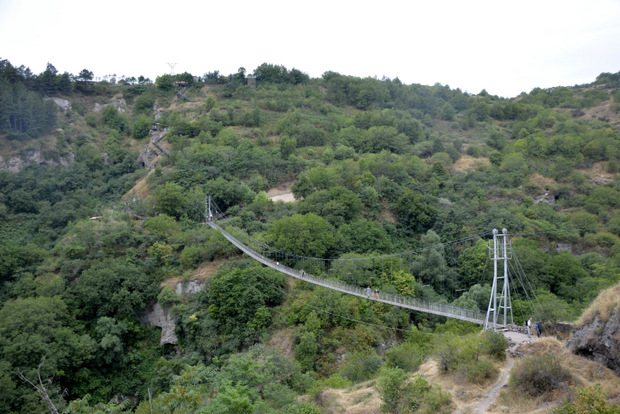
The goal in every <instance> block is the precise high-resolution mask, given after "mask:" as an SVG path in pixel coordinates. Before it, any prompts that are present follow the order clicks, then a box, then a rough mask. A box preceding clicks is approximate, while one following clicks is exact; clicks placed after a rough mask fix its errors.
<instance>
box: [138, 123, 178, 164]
mask: <svg viewBox="0 0 620 414" xmlns="http://www.w3.org/2000/svg"><path fill="white" fill-rule="evenodd" d="M166 135H168V130H163V131H159V130H151V139H150V140H149V143H148V144H146V146H145V147H144V149H143V150H142V152H141V153H140V156H139V157H138V162H139V163H141V164H142V166H143V167H144V168H146V169H149V170H150V169H152V168H155V166H156V165H157V160H158V159H159V157H161V156H162V155H170V150H169V149H168V148H166V147H165V146H164V144H163V142H162V141H163V139H164V138H165V137H166Z"/></svg>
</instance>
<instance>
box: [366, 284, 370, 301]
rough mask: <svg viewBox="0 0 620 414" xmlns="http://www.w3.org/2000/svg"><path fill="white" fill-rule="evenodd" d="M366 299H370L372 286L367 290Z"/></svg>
mask: <svg viewBox="0 0 620 414" xmlns="http://www.w3.org/2000/svg"><path fill="white" fill-rule="evenodd" d="M366 297H367V298H368V299H370V286H368V287H367V288H366Z"/></svg>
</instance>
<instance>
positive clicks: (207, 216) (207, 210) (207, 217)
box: [205, 196, 213, 223]
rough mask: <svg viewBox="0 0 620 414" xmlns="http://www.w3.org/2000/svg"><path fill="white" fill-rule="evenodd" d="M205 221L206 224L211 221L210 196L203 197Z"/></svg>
mask: <svg viewBox="0 0 620 414" xmlns="http://www.w3.org/2000/svg"><path fill="white" fill-rule="evenodd" d="M205 220H206V222H207V223H209V222H211V221H213V211H211V196H205Z"/></svg>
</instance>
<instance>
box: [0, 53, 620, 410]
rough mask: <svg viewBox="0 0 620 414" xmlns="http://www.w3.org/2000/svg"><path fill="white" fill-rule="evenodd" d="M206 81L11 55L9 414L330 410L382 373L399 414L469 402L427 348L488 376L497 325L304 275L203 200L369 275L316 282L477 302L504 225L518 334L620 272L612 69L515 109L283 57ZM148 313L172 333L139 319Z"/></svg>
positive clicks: (353, 273) (616, 102)
mask: <svg viewBox="0 0 620 414" xmlns="http://www.w3.org/2000/svg"><path fill="white" fill-rule="evenodd" d="M194 75H195V74H194ZM194 75H192V74H188V73H184V74H179V75H162V76H160V77H158V78H157V79H156V81H155V82H151V81H150V80H149V79H145V78H144V77H142V76H140V77H139V78H137V79H136V78H129V79H108V81H103V82H94V81H93V73H92V72H90V71H89V70H87V69H84V70H83V71H82V72H80V74H79V75H75V76H74V75H71V74H69V73H66V72H65V73H62V74H59V72H58V70H57V69H56V68H55V67H54V66H53V65H51V64H48V67H47V69H46V71H44V72H43V73H41V74H38V75H36V74H33V73H31V71H30V70H29V69H28V68H24V67H23V66H22V67H16V66H14V65H13V64H11V63H10V62H8V61H6V60H2V61H0V167H1V168H3V170H0V282H1V286H0V413H13V412H15V413H33V412H47V411H50V410H51V409H52V408H50V407H52V405H53V406H55V407H56V408H58V409H59V410H60V411H61V412H62V410H67V412H85V413H86V412H112V411H106V410H113V409H117V410H119V411H116V412H136V413H149V412H162V413H169V412H170V413H172V412H175V413H185V412H195V411H199V412H205V413H238V412H261V413H271V412H274V413H275V412H282V413H290V414H293V413H321V412H327V410H328V409H329V403H328V402H326V401H325V398H321V396H322V395H323V394H322V391H323V389H324V388H325V387H347V386H350V385H352V384H357V383H359V382H362V381H366V380H369V379H375V380H376V384H377V390H378V392H379V394H380V396H381V398H382V401H383V407H384V408H385V409H386V410H388V411H390V412H400V411H399V410H401V411H402V410H409V409H411V410H418V412H451V411H452V409H453V407H454V406H453V402H452V401H451V397H450V395H449V394H448V393H446V392H445V391H443V390H441V388H439V387H437V386H436V385H431V384H429V383H428V382H427V381H426V380H425V379H424V378H423V377H421V376H417V377H415V378H416V379H415V380H414V381H407V378H409V376H410V375H411V374H412V373H414V372H415V371H416V370H417V369H418V367H419V365H420V364H421V363H422V362H423V361H424V360H425V359H426V358H428V357H433V358H437V359H438V360H439V361H441V364H442V365H441V367H442V368H441V369H442V370H443V371H444V372H445V374H446V375H462V376H463V378H464V380H465V381H471V383H472V384H473V383H476V384H479V383H488V382H489V381H490V382H492V381H494V380H495V378H496V376H497V367H496V365H497V364H498V363H500V362H498V361H501V360H502V358H503V355H504V354H503V349H504V347H505V343H504V342H503V338H501V335H497V334H495V333H493V332H487V333H485V334H483V335H482V336H480V334H479V332H478V331H479V330H480V327H479V326H476V325H473V324H468V323H466V322H455V321H446V319H445V318H441V317H438V316H433V315H428V314H422V313H418V312H413V311H407V310H405V309H401V308H394V307H391V306H387V305H385V304H381V303H378V302H371V301H368V300H364V299H361V298H357V297H352V296H346V295H343V294H340V293H337V292H333V291H328V290H326V289H323V288H319V287H314V286H312V285H310V284H306V283H303V282H299V281H297V282H296V281H292V280H287V279H286V278H285V277H284V276H283V275H281V274H280V273H278V272H275V271H273V270H272V269H269V268H265V267H261V266H260V265H259V264H257V263H256V262H253V261H251V260H250V259H247V258H245V257H244V256H242V255H241V254H240V252H239V251H238V250H236V248H235V247H234V246H232V245H231V244H230V243H228V242H227V241H226V240H225V239H224V238H223V237H222V236H221V234H220V233H219V232H217V231H215V230H213V229H210V228H208V227H206V226H205V225H204V224H203V223H204V221H205V196H207V195H208V196H211V197H213V200H214V203H215V204H216V205H217V207H218V208H219V209H220V210H222V211H223V212H225V213H226V217H227V223H229V224H231V225H234V226H236V227H237V228H238V229H241V230H243V231H244V232H245V233H246V234H248V235H249V236H251V237H252V238H254V239H255V240H257V241H259V242H262V243H265V244H267V245H269V246H271V247H273V248H274V249H278V250H281V251H284V252H288V253H290V254H294V255H299V256H305V257H316V258H323V259H360V260H359V263H364V265H363V266H357V267H355V268H353V269H351V267H347V266H344V265H343V266H339V265H338V263H342V262H338V261H336V260H332V261H329V262H325V263H328V264H326V265H324V266H317V267H316V268H312V269H306V270H307V271H311V272H312V273H314V274H317V275H319V276H324V277H328V278H334V279H339V280H342V281H345V282H347V283H350V284H353V285H357V286H360V287H366V286H370V285H372V286H373V288H377V289H380V290H381V291H384V292H390V293H399V294H401V295H405V296H412V297H416V298H423V299H429V300H434V301H437V302H443V303H453V304H455V305H458V306H463V307H468V308H472V309H483V310H486V308H487V306H488V300H489V295H490V291H491V286H490V282H491V280H492V275H493V265H492V262H491V261H489V259H488V256H489V252H488V247H487V241H488V238H489V236H488V235H483V236H481V237H477V236H476V235H482V234H483V233H485V232H487V231H488V230H491V229H493V228H497V229H502V228H506V229H508V232H509V234H510V235H511V238H512V247H513V249H514V252H515V254H516V255H517V256H518V258H519V263H520V266H521V267H522V270H523V272H524V274H526V275H527V278H528V280H529V283H530V284H531V287H532V288H533V289H534V290H535V296H536V298H537V303H536V305H535V306H534V310H533V308H532V304H531V303H530V302H529V301H527V300H526V298H525V297H517V298H514V302H513V308H514V317H515V322H516V323H519V324H522V323H523V321H524V320H525V319H527V318H528V317H529V316H532V312H535V315H533V316H534V317H536V318H537V319H542V320H543V322H544V323H546V324H548V326H551V323H553V322H556V321H569V322H570V321H574V320H576V319H577V318H578V317H579V316H580V315H581V313H582V311H583V310H584V309H585V308H586V307H588V306H589V305H590V303H591V302H592V300H593V299H594V298H595V297H596V296H597V294H598V293H599V292H600V291H601V290H602V289H605V288H608V287H609V286H611V285H614V284H615V283H617V282H618V281H619V279H620V237H619V236H620V215H619V214H618V212H619V209H620V179H619V177H620V174H619V172H620V132H619V128H620V72H619V73H617V74H609V73H603V74H601V75H600V76H598V77H597V79H596V80H594V81H593V82H592V83H591V84H587V85H578V86H572V87H556V88H551V89H538V88H537V89H534V90H532V91H531V92H530V93H524V94H521V95H520V96H518V97H515V98H513V99H503V98H498V97H496V96H491V95H489V94H488V93H486V92H485V91H482V92H480V93H479V94H477V95H471V94H467V93H463V92H462V91H460V90H459V89H451V88H450V87H449V86H443V85H439V84H436V85H434V86H424V85H418V84H412V85H406V84H403V83H402V82H400V81H399V80H398V79H382V80H378V79H371V78H365V79H360V78H356V77H351V76H346V75H343V74H338V73H334V72H326V73H325V74H323V76H322V77H321V78H318V79H311V78H309V77H308V76H307V75H306V74H304V73H303V72H302V71H300V70H297V69H291V70H289V69H287V68H285V67H282V66H277V65H272V64H266V63H265V64H262V65H261V66H259V67H257V68H256V69H254V70H253V72H252V73H251V76H249V75H247V74H246V70H245V69H243V68H240V69H239V71H238V72H237V73H234V74H230V75H222V74H220V73H218V72H211V73H206V74H204V75H200V76H194ZM51 98H55V99H51ZM63 102H65V103H66V105H64V104H63ZM154 138H157V139H160V141H157V143H156V145H155V144H153V143H152V142H153V139H154ZM149 140H151V141H149ZM149 142H151V144H149ZM149 146H150V147H151V148H152V152H151V153H150V154H151V155H150V156H149V158H148V162H147V161H145V160H146V157H147V156H146V155H144V153H143V154H142V155H140V154H141V152H142V151H143V149H144V148H146V147H149ZM277 187H279V188H282V189H284V192H286V191H288V189H290V192H292V193H293V194H294V196H295V202H293V203H286V202H274V201H272V200H271V199H270V198H269V197H268V195H267V193H268V192H269V190H270V189H274V188H277ZM459 240H466V241H463V242H459V243H453V242H454V241H459ZM432 246H435V247H436V248H432V249H431V248H430V247H432ZM416 249H417V250H416ZM402 251H418V252H419V253H417V254H415V255H414V256H413V257H411V258H410V260H409V261H407V262H401V263H399V265H398V270H396V269H395V268H392V267H386V266H385V265H384V264H382V261H381V260H379V259H378V258H379V257H382V255H386V254H391V253H396V252H402ZM364 259H368V260H364ZM390 263H391V262H390ZM332 264H333V265H332ZM193 280H199V281H200V282H201V283H203V282H204V283H205V287H204V289H202V290H200V291H198V292H195V293H186V292H181V293H179V291H178V290H176V288H175V286H177V284H178V283H181V284H183V283H185V282H189V281H193ZM155 303H159V304H160V305H161V306H162V307H163V308H164V309H165V311H166V312H167V314H169V315H170V318H171V319H173V320H174V321H175V323H176V331H175V334H176V337H177V341H176V344H175V343H168V344H165V345H160V329H159V328H157V327H153V326H148V325H146V324H145V323H144V322H143V321H144V315H145V313H146V312H147V311H148V310H149V308H151V307H152V305H153V304H155ZM539 305H540V306H539ZM447 356H450V358H448V357H447ZM472 373H473V374H472ZM22 377H23V378H22ZM39 378H40V379H41V382H40V383H39ZM48 379H50V381H49V382H48ZM52 379H53V381H52ZM28 381H30V382H32V384H30V383H29V382H28ZM34 386H38V387H39V388H45V390H44V392H42V393H37V390H36V389H35V387H34ZM40 394H43V395H44V396H45V395H47V396H49V397H50V398H51V400H50V401H48V402H46V401H45V399H44V398H41V397H40ZM300 395H303V396H305V397H303V398H299V396H300ZM97 410H100V411H97Z"/></svg>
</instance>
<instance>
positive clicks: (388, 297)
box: [207, 221, 486, 325]
mask: <svg viewBox="0 0 620 414" xmlns="http://www.w3.org/2000/svg"><path fill="white" fill-rule="evenodd" d="M207 224H208V225H209V226H210V227H212V228H213V229H215V230H218V231H219V232H220V233H222V235H223V236H224V237H225V238H226V239H227V240H228V241H229V242H230V243H232V244H233V245H235V246H236V247H237V248H239V250H241V251H243V252H244V253H245V254H247V255H248V256H250V257H251V258H252V259H254V260H256V261H258V262H260V263H262V264H264V265H265V266H269V267H271V268H272V269H275V270H277V271H278V272H281V273H284V274H286V275H288V276H291V277H294V278H296V279H299V280H303V281H306V282H308V283H313V284H315V285H318V286H322V287H324V288H327V289H332V290H335V291H338V292H342V293H346V294H349V295H354V296H358V297H361V298H365V299H368V300H374V301H377V302H383V303H387V304H389V305H393V306H399V307H401V308H406V309H411V310H415V311H419V312H426V313H430V314H433V315H439V316H445V317H448V318H453V319H459V320H462V321H467V322H473V323H477V324H480V325H484V322H485V319H486V312H482V311H479V310H476V309H468V308H462V307H459V306H453V305H449V304H445V303H437V302H430V301H426V300H421V299H416V298H410V297H406V296H401V295H396V294H391V293H382V292H379V295H378V297H373V295H372V292H371V295H370V297H369V296H368V295H367V291H366V288H361V287H359V286H353V285H349V284H346V283H342V282H340V281H337V280H331V279H326V278H322V277H319V276H314V275H310V274H307V273H306V274H305V275H302V274H301V270H297V269H293V268H291V267H288V266H284V265H282V264H278V263H277V262H274V261H272V260H271V259H269V258H268V257H266V256H263V255H262V254H260V253H258V252H256V251H255V250H253V249H251V248H250V247H248V246H247V245H245V244H243V243H242V242H240V241H239V240H237V239H236V238H235V237H234V236H233V235H231V234H230V233H228V232H227V231H226V230H224V229H223V228H222V227H220V226H219V225H217V224H216V223H215V222H213V221H209V222H207Z"/></svg>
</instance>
